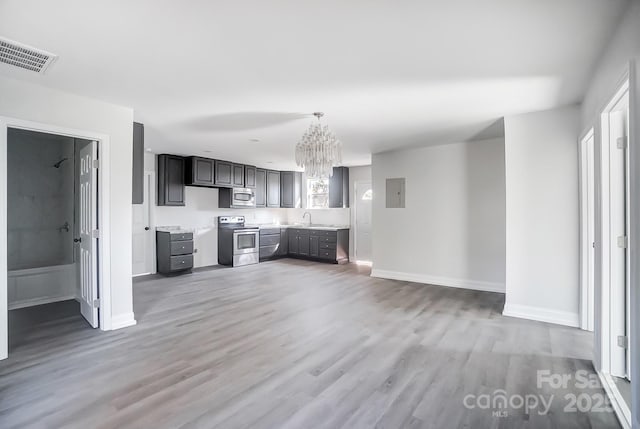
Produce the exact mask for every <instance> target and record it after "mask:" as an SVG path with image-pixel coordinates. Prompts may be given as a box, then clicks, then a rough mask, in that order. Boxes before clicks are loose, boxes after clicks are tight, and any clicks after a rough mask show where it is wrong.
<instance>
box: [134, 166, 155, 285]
mask: <svg viewBox="0 0 640 429" xmlns="http://www.w3.org/2000/svg"><path fill="white" fill-rule="evenodd" d="M154 179H155V176H154V174H153V173H151V172H145V174H144V196H143V198H144V201H143V203H142V204H134V205H133V249H132V257H133V275H134V276H139V275H143V274H151V273H153V272H154V271H155V270H154V266H153V265H154V260H155V258H154V257H153V256H154V254H155V252H154V234H155V231H154V228H153V219H152V216H151V207H153V206H154V205H155V193H154V192H153V189H154V188H153V184H154Z"/></svg>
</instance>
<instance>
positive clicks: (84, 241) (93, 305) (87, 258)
mask: <svg viewBox="0 0 640 429" xmlns="http://www.w3.org/2000/svg"><path fill="white" fill-rule="evenodd" d="M97 160H98V143H97V142H91V143H90V144H88V145H87V146H85V147H84V148H83V149H81V150H80V162H79V166H80V187H79V191H80V219H79V221H80V222H79V223H80V228H79V230H80V312H81V313H82V315H83V316H84V318H85V319H87V322H89V324H90V325H91V326H92V327H94V328H97V327H98V305H97V299H98V258H97V252H96V249H97V240H98V239H97V238H94V235H93V231H94V230H96V231H97V229H98V216H97V210H96V206H97V204H96V202H97V198H98V180H97V178H98V177H97V173H98V170H97V168H94V161H95V162H96V163H97Z"/></svg>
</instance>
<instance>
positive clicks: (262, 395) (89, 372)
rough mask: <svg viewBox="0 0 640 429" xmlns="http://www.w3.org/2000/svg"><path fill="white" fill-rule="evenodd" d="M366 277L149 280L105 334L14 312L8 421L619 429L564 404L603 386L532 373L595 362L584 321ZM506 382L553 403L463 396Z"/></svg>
mask: <svg viewBox="0 0 640 429" xmlns="http://www.w3.org/2000/svg"><path fill="white" fill-rule="evenodd" d="M368 274H369V270H368V268H366V267H358V266H355V265H344V266H338V265H325V264H318V263H313V262H305V261H296V260H291V259H285V260H280V261H274V262H269V263H263V264H259V265H253V266H247V267H239V268H233V269H216V270H210V271H202V272H197V273H194V274H191V275H185V276H181V277H174V278H158V277H152V278H146V279H143V280H138V281H135V282H134V298H135V301H134V308H135V314H136V319H137V320H138V325H137V326H134V327H131V328H127V329H123V330H119V331H112V332H101V331H98V330H92V329H90V328H89V327H88V325H87V324H86V323H85V322H84V321H83V320H82V319H81V317H80V316H79V315H77V314H75V315H71V316H65V315H64V312H59V313H57V314H56V315H55V317H36V318H33V317H20V314H16V315H15V316H14V317H12V319H11V320H12V327H11V341H10V342H11V350H10V357H9V359H8V360H6V361H2V362H0V427H2V428H10V427H20V428H22V427H50V428H62V427H74V428H83V429H84V428H154V429H155V428H178V427H184V428H200V427H202V428H214V427H215V428H243V427H251V428H305V429H306V428H340V427H343V428H372V427H384V428H400V427H407V428H409V427H410V428H457V427H467V428H485V427H486V428H519V427H523V428H545V427H553V428H588V427H596V428H605V427H618V423H617V420H616V418H615V417H614V415H613V414H611V413H609V412H587V413H581V412H575V413H566V412H564V408H565V406H566V405H567V400H566V399H565V395H567V394H584V393H586V394H588V395H600V394H603V391H602V390H601V389H599V388H595V389H587V390H584V389H577V388H575V386H574V385H573V383H569V386H568V387H567V388H560V389H551V388H550V387H548V386H546V385H545V386H543V387H542V388H541V389H538V388H537V387H536V371H537V370H545V369H546V370H550V371H551V372H552V373H558V374H574V373H575V371H577V370H586V371H588V372H589V373H591V374H593V367H592V365H591V362H590V359H591V347H592V338H591V335H590V334H589V333H586V332H583V331H580V330H577V329H572V328H566V327H562V326H555V325H550V324H545V323H538V322H532V321H526V320H520V319H515V318H508V317H503V316H502V315H501V312H502V307H503V305H504V295H502V294H497V293H488V292H477V291H469V290H463V289H454V288H444V287H438V286H428V285H422V284H416V283H408V282H399V281H390V280H382V279H374V278H371V277H369V276H368ZM53 313H56V312H55V311H54V312H53ZM29 321H31V322H32V323H31V324H29ZM497 389H504V390H505V391H506V394H507V395H508V397H511V396H509V395H523V396H524V395H540V394H542V395H543V396H544V397H545V399H547V400H549V399H550V398H551V395H553V397H554V399H553V400H552V405H551V408H550V412H549V413H547V414H546V415H540V414H538V412H537V410H532V411H531V412H530V413H529V414H526V413H525V412H524V411H523V410H522V409H519V408H508V409H507V410H506V411H507V415H506V416H504V417H498V416H494V415H493V414H492V410H491V409H480V408H477V407H476V408H474V409H469V408H467V407H465V405H464V403H463V401H464V400H465V397H467V395H483V394H484V395H493V392H494V391H495V390H497ZM468 403H471V404H473V403H474V402H473V400H468ZM516 404H517V402H516Z"/></svg>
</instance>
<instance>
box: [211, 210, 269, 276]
mask: <svg viewBox="0 0 640 429" xmlns="http://www.w3.org/2000/svg"><path fill="white" fill-rule="evenodd" d="M259 252H260V230H259V229H258V228H256V227H248V226H245V225H244V216H218V263H219V264H220V265H231V266H233V267H238V266H241V265H249V264H257V263H258V261H259V258H260V253H259Z"/></svg>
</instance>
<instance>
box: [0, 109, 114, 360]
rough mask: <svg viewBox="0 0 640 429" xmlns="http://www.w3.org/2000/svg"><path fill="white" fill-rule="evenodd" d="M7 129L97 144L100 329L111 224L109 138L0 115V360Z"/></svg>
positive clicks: (106, 299)
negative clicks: (0, 254)
mask: <svg viewBox="0 0 640 429" xmlns="http://www.w3.org/2000/svg"><path fill="white" fill-rule="evenodd" d="M9 128H17V129H22V130H29V131H37V132H43V133H49V134H57V135H62V136H67V137H74V138H79V139H85V140H93V141H96V142H98V163H99V164H98V201H97V203H98V212H97V214H98V219H99V222H100V223H99V228H100V237H99V239H98V246H97V248H98V255H97V256H98V258H97V260H98V267H97V270H98V294H99V297H100V312H99V321H100V329H101V330H103V331H109V330H111V326H112V318H111V253H110V248H111V245H110V237H111V228H110V227H111V221H110V219H111V218H110V207H111V204H110V198H109V196H110V173H109V172H110V149H111V145H110V143H109V136H108V135H107V134H103V133H98V132H94V131H85V130H77V129H73V128H68V127H60V126H57V125H51V124H45V123H39V122H33V121H27V120H23V119H15V118H9V117H4V116H0V250H2V252H4V254H5V257H3V258H0V360H1V359H6V358H7V357H8V354H9V342H8V339H9V332H8V331H9V330H8V307H7V304H8V303H7V257H6V255H7V253H8V244H7V132H8V129H9ZM2 252H0V253H2Z"/></svg>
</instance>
